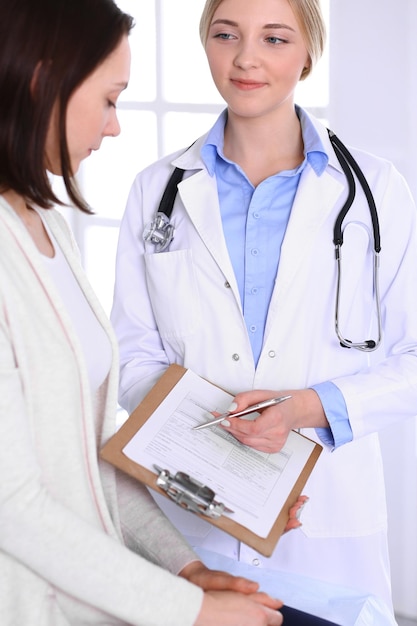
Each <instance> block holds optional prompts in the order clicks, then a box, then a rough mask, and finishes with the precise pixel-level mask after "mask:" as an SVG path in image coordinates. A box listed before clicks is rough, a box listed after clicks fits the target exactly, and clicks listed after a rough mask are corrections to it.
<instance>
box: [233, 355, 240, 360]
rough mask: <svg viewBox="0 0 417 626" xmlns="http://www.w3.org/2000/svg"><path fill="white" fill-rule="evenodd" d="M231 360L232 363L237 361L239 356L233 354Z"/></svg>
mask: <svg viewBox="0 0 417 626" xmlns="http://www.w3.org/2000/svg"><path fill="white" fill-rule="evenodd" d="M232 359H233V360H234V361H239V359H240V356H239V355H238V354H234V355H233V356H232Z"/></svg>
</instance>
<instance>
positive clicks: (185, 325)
mask: <svg viewBox="0 0 417 626" xmlns="http://www.w3.org/2000/svg"><path fill="white" fill-rule="evenodd" d="M145 264H146V279H147V284H148V291H149V297H150V300H151V302H152V308H153V312H154V315H155V319H156V322H157V324H158V329H159V332H160V334H161V336H162V337H165V338H172V337H177V338H178V337H185V336H187V335H192V334H193V333H195V331H196V329H197V328H198V326H199V325H200V322H201V305H200V297H199V290H198V282H197V277H196V270H195V266H194V263H193V253H192V251H191V250H175V251H173V252H160V253H158V254H147V255H145Z"/></svg>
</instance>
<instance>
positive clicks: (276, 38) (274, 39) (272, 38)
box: [266, 36, 285, 44]
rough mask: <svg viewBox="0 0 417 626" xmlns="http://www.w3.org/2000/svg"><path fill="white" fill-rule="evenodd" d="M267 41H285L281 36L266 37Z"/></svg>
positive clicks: (277, 42) (278, 42) (273, 42)
mask: <svg viewBox="0 0 417 626" xmlns="http://www.w3.org/2000/svg"><path fill="white" fill-rule="evenodd" d="M266 40H267V42H268V43H272V44H280V43H285V39H282V38H281V37H272V36H271V37H267V38H266Z"/></svg>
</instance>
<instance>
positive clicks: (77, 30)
mask: <svg viewBox="0 0 417 626" xmlns="http://www.w3.org/2000/svg"><path fill="white" fill-rule="evenodd" d="M0 25H1V26H0V29H1V36H0V92H1V98H0V251H1V252H0V441H1V444H2V451H1V455H0V474H1V481H0V621H1V624H2V626H18V625H19V626H32V625H34V626H35V625H36V626H68V625H69V624H72V625H74V626H79V625H80V624H85V625H87V624H91V625H92V624H106V626H107V625H110V624H115V625H116V624H120V625H121V624H132V625H133V624H136V625H138V626H151V625H154V626H158V625H159V626H168V625H172V626H186V625H190V626H192V625H194V624H195V625H201V626H206V625H207V626H209V625H213V626H217V625H218V624H228V625H230V626H235V625H236V624H247V625H248V626H253V624H257V625H259V626H264V625H265V624H270V625H271V626H273V625H278V624H281V623H282V616H281V615H280V613H279V612H278V611H277V610H276V609H277V608H278V607H279V606H280V603H279V602H278V601H276V600H272V599H271V598H269V597H268V596H266V595H265V594H256V593H254V592H255V591H256V589H257V585H256V584H255V583H251V582H250V581H247V580H243V579H238V578H236V579H235V578H233V577H231V576H230V575H228V574H223V573H221V572H219V573H216V572H210V571H209V570H208V569H207V568H206V567H205V566H204V565H203V564H202V563H201V561H199V559H198V557H197V556H196V554H195V553H194V552H193V551H192V550H191V549H190V547H189V546H188V545H187V544H186V543H185V541H184V539H183V538H182V537H181V536H180V535H179V533H178V532H177V531H176V530H175V528H174V527H173V526H172V525H171V524H170V522H169V521H168V520H167V519H166V518H165V516H164V515H163V514H162V513H161V511H160V509H159V508H158V507H156V505H155V503H154V502H153V500H152V499H151V498H150V497H149V494H148V493H147V492H146V490H144V489H143V488H141V487H140V486H139V483H137V482H136V481H132V480H130V479H128V478H127V477H126V476H121V475H118V474H117V473H116V472H115V471H114V470H113V469H112V468H111V467H110V466H108V465H106V464H102V463H100V462H99V460H98V451H99V449H100V447H101V446H102V445H103V444H104V442H105V441H106V440H107V439H108V438H109V437H110V436H111V435H112V434H113V432H114V427H115V414H116V406H117V404H116V396H117V386H118V361H117V346H116V341H115V338H114V336H113V332H112V330H111V327H110V324H109V322H108V321H107V319H106V317H105V315H104V313H103V311H102V309H101V307H100V305H99V303H98V301H97V299H96V297H95V296H94V293H92V290H91V288H90V286H89V284H88V282H87V280H86V278H85V276H84V274H83V272H82V270H81V267H80V263H79V258H78V254H77V251H76V248H75V245H74V242H73V239H72V237H71V234H70V232H69V230H68V227H67V225H66V222H65V221H64V219H63V218H62V216H61V215H60V214H59V213H58V212H57V211H56V210H54V209H53V208H51V207H52V204H53V203H55V202H57V201H58V199H57V198H56V197H55V195H54V193H53V191H52V189H51V186H50V182H49V178H48V173H47V170H49V171H50V172H52V173H54V174H59V175H62V176H63V178H64V181H65V186H66V189H67V192H68V194H69V196H70V198H71V200H72V201H73V203H74V205H75V206H76V207H78V208H80V209H82V210H85V211H88V207H87V206H86V204H85V202H84V200H83V199H82V197H81V196H80V194H79V192H78V190H77V188H76V186H75V183H74V180H73V175H74V174H75V173H76V172H77V170H78V167H79V164H80V161H81V160H82V159H84V158H85V157H86V156H88V154H89V153H90V152H91V150H96V149H98V148H99V147H100V144H101V141H102V139H103V138H104V137H106V136H114V135H117V134H118V133H119V130H120V129H119V124H118V121H117V116H116V112H115V107H116V102H117V98H118V96H119V95H120V92H121V91H122V90H123V89H124V88H125V87H126V85H127V82H128V79H129V67H130V51H129V43H128V34H129V31H130V28H131V26H132V20H131V18H130V17H129V16H128V15H126V14H124V13H122V12H121V11H120V10H119V9H118V8H117V7H116V5H115V4H114V3H113V2H112V0H37V2H33V0H7V2H1V3H0ZM178 573H179V574H180V576H175V575H174V574H178ZM187 579H188V580H187ZM204 589H207V590H208V591H205V592H204ZM216 589H219V590H220V589H225V590H229V591H216ZM232 589H233V590H234V591H231V590H232ZM210 590H213V591H210ZM239 592H240V593H239Z"/></svg>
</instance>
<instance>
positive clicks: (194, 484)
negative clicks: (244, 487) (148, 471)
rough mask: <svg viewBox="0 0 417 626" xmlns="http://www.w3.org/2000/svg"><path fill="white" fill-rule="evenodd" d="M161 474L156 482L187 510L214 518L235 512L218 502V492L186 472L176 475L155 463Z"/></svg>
mask: <svg viewBox="0 0 417 626" xmlns="http://www.w3.org/2000/svg"><path fill="white" fill-rule="evenodd" d="M154 467H155V469H156V471H157V472H158V474H159V476H158V478H157V479H156V484H157V485H158V487H160V488H161V489H162V490H163V491H165V493H166V494H167V495H168V496H169V497H170V498H171V500H173V501H174V502H175V503H176V504H178V506H181V507H182V508H183V509H187V511H192V512H193V513H200V514H201V515H205V516H206V517H210V518H212V519H217V518H219V517H220V516H221V515H222V514H223V513H233V511H232V510H231V509H229V508H227V507H226V506H225V505H224V504H223V503H222V502H216V501H215V499H214V498H215V497H216V494H215V493H214V491H213V490H212V489H210V487H207V486H206V485H203V484H202V483H200V482H198V481H197V480H195V479H194V478H191V477H190V476H189V475H188V474H185V473H184V472H177V473H176V474H175V476H174V475H172V474H170V472H169V471H168V470H166V469H162V468H161V467H158V466H157V465H154Z"/></svg>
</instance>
